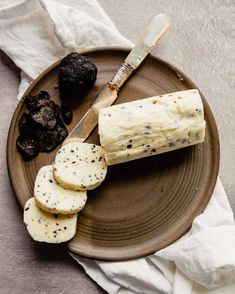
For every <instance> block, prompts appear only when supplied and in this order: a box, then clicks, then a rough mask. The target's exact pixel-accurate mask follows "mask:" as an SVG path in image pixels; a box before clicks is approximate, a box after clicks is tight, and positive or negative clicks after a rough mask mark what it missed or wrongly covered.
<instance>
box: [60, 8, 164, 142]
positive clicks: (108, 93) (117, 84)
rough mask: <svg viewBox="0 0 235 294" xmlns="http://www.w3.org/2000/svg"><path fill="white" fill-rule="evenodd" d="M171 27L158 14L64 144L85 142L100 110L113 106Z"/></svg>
mask: <svg viewBox="0 0 235 294" xmlns="http://www.w3.org/2000/svg"><path fill="white" fill-rule="evenodd" d="M168 27H169V20H168V18H167V17H166V16H165V15H164V14H158V15H157V16H155V17H154V18H153V20H152V21H151V22H150V24H149V25H148V26H147V27H146V28H145V30H144V31H143V32H142V34H141V35H140V37H139V38H138V40H137V42H136V44H135V46H134V47H133V49H132V50H131V52H130V53H129V54H128V56H127V57H126V59H125V61H124V63H123V64H122V66H121V67H120V68H119V70H118V71H117V73H116V74H115V75H114V77H113V78H112V79H111V81H109V82H108V83H107V84H106V86H105V87H104V88H103V90H102V91H101V92H100V94H99V96H98V97H97V99H96V100H95V101H94V103H93V104H92V105H91V107H90V108H89V109H88V111H87V112H86V113H85V115H84V116H83V117H82V118H81V120H80V121H79V122H78V123H77V125H76V126H75V127H74V128H73V130H72V131H71V132H70V134H69V135H68V137H67V138H66V140H65V141H64V143H63V144H66V143H68V142H71V141H74V140H75V141H79V142H84V141H85V140H86V139H87V137H88V136H89V135H90V133H91V132H92V131H93V129H94V128H95V127H96V125H97V123H98V115H99V110H100V109H102V108H104V107H107V106H111V105H112V104H113V103H114V101H115V100H116V99H117V96H118V91H119V89H120V88H121V86H122V85H123V84H124V83H125V81H126V80H127V79H128V78H129V77H130V75H131V74H132V73H133V71H134V70H135V69H136V68H137V67H138V66H139V65H140V64H141V62H142V61H143V60H144V59H145V57H146V56H147V55H148V54H149V53H150V51H151V50H152V48H153V47H154V46H155V44H156V43H157V42H158V41H159V40H160V38H161V37H162V35H163V34H164V33H165V32H166V31H167V29H168Z"/></svg>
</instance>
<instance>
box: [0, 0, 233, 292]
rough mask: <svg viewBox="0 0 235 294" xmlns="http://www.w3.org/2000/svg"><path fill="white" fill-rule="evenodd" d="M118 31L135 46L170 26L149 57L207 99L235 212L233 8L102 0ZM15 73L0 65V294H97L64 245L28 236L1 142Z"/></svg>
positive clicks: (221, 1)
mask: <svg viewBox="0 0 235 294" xmlns="http://www.w3.org/2000/svg"><path fill="white" fill-rule="evenodd" d="M99 2H100V4H101V5H102V7H103V8H104V10H105V11H106V12H107V13H108V14H109V15H110V17H111V19H112V20H113V21H114V23H115V24H116V25H117V28H118V29H119V30H120V32H121V33H122V34H123V35H124V36H126V37H127V38H129V39H130V40H132V41H133V42H134V41H135V39H136V37H137V36H138V33H139V32H140V31H141V29H142V27H143V26H144V25H145V24H147V23H148V22H149V21H150V19H151V18H152V17H153V16H154V15H155V14H156V13H160V12H164V13H166V14H168V15H169V16H170V17H171V20H172V26H171V29H170V31H169V33H168V35H167V36H166V37H165V38H164V39H162V41H161V43H160V44H159V46H158V47H157V48H156V49H155V50H154V54H155V55H157V56H159V57H161V58H163V59H165V60H167V61H169V62H170V63H172V64H174V65H175V66H177V67H178V68H179V69H181V70H182V71H183V72H185V73H186V74H187V75H188V76H189V77H190V78H191V79H192V80H193V81H194V82H195V83H196V84H197V85H198V87H199V88H200V89H201V91H202V93H203V94H204V95H205V97H206V99H207V100H208V102H209V104H210V106H211V108H212V110H213V112H214V115H215V118H216V121H217V124H218V128H219V133H220V142H221V168H220V176H221V178H222V181H223V183H224V187H225V189H226V191H227V193H228V196H229V200H230V203H231V204H232V206H233V209H234V211H235V181H234V176H235V148H234V146H233V145H234V143H235V119H234V115H235V101H234V98H235V97H234V92H235V91H234V90H235V51H234V48H235V25H234V19H235V15H234V14H235V2H234V1H233V0H227V1H225V0H217V1H215V0H214V1H213V0H209V1H197V0H196V1H195V0H188V1H186V0H178V1H173V0H164V1H163V0H137V1H135V0H125V1H122V0H100V1H99ZM18 84H19V70H18V69H17V68H16V67H15V66H14V65H13V63H12V62H11V61H10V60H9V59H8V58H7V57H6V56H5V55H4V54H3V53H1V60H0V96H1V107H0V133H1V144H0V152H1V153H0V154H1V156H0V221H1V227H0V248H1V250H0V264H1V267H0V294H5V293H13V294H21V293H26V294H28V293H30V294H31V293H37V294H42V293H43V294H45V293H50V294H53V293H56V294H58V293H66V294H73V293H74V294H75V293H76V294H77V293H82V294H83V293H84V294H85V293H87V294H88V293H102V292H103V291H102V290H101V289H100V288H99V287H98V286H97V285H96V284H95V283H93V282H92V281H91V280H90V279H89V278H88V277H87V276H86V274H85V273H84V271H83V269H82V268H81V267H80V266H79V265H77V264H76V263H75V262H74V261H73V260H72V259H71V258H70V257H69V256H68V254H67V253H66V252H65V250H64V249H63V248H62V247H57V246H55V247H53V248H52V247H49V246H42V245H40V244H36V243H34V242H33V241H32V240H31V239H30V238H29V237H28V234H27V232H26V230H25V227H24V225H23V222H22V214H21V210H20V208H19V206H18V204H17V202H16V200H15V198H14V195H13V193H12V190H11V187H10V184H9V180H8V175H7V168H6V156H5V149H6V139H7V131H8V127H9V123H10V119H11V116H12V114H13V112H14V109H15V106H16V104H17V102H16V98H15V97H16V93H17V87H18Z"/></svg>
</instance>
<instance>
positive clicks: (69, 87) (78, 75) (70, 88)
mask: <svg viewBox="0 0 235 294" xmlns="http://www.w3.org/2000/svg"><path fill="white" fill-rule="evenodd" d="M96 75H97V68H96V66H95V64H94V62H92V61H91V60H90V59H88V58H87V57H86V56H83V55H81V54H78V53H76V52H73V53H70V54H69V55H67V56H66V57H65V58H63V59H62V61H61V62H60V65H59V72H58V81H59V90H60V93H61V96H62V98H66V97H68V96H77V95H78V94H80V93H81V92H84V91H86V90H88V89H89V88H91V87H92V86H93V85H94V83H95V81H96Z"/></svg>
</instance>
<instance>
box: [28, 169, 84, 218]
mask: <svg viewBox="0 0 235 294" xmlns="http://www.w3.org/2000/svg"><path fill="white" fill-rule="evenodd" d="M34 197H35V199H36V202H37V205H38V206H39V207H40V208H41V209H43V210H45V211H47V212H50V213H60V214H72V213H76V212H79V211H80V210H82V209H83V207H84V206H85V203H86V200H87V194H86V191H72V190H68V189H64V188H63V187H61V186H60V185H59V184H58V183H57V182H56V181H55V179H54V176H53V166H52V165H46V166H43V167H42V168H41V169H40V170H39V172H38V174H37V177H36V181H35V184H34Z"/></svg>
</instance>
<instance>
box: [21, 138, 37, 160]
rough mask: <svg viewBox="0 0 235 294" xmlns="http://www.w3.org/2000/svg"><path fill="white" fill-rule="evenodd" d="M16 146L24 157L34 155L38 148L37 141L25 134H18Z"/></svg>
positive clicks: (27, 157)
mask: <svg viewBox="0 0 235 294" xmlns="http://www.w3.org/2000/svg"><path fill="white" fill-rule="evenodd" d="M16 146H17V149H18V150H19V152H20V153H21V154H22V155H23V156H24V158H25V159H32V158H34V157H36V156H37V155H38V153H39V149H40V143H39V141H38V140H37V139H36V138H33V137H29V136H27V135H25V136H24V135H20V136H19V137H18V138H17V140H16Z"/></svg>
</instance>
